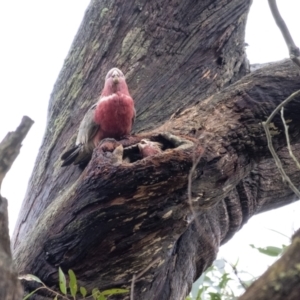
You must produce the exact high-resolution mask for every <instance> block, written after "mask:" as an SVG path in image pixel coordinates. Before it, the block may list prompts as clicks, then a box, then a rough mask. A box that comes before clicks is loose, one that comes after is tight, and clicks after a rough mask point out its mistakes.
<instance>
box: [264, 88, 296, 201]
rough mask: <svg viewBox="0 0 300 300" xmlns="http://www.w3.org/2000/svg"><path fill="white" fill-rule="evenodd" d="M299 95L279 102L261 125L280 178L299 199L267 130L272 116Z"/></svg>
mask: <svg viewBox="0 0 300 300" xmlns="http://www.w3.org/2000/svg"><path fill="white" fill-rule="evenodd" d="M298 95H300V90H298V91H297V92H295V93H293V94H292V95H290V96H289V97H288V98H287V99H285V100H284V101H283V102H281V103H280V104H279V105H278V106H277V107H276V108H275V109H274V111H273V112H272V113H271V115H270V116H269V118H268V119H267V121H266V122H263V123H262V125H263V127H264V130H265V132H266V137H267V141H268V147H269V149H270V152H271V154H272V156H273V158H274V160H275V163H276V166H277V167H278V169H279V172H280V174H281V176H282V177H283V180H284V181H286V182H287V183H288V185H289V186H290V188H291V189H292V191H293V192H294V193H295V194H296V195H297V196H298V197H299V198H300V192H299V190H298V189H297V188H296V187H295V186H294V184H293V183H292V181H291V179H290V178H289V177H288V175H287V174H286V173H285V171H284V170H283V167H282V164H281V161H280V159H279V157H278V155H277V154H276V151H275V149H274V147H273V143H272V137H271V133H270V130H269V124H270V123H271V121H272V120H273V118H274V116H275V115H276V113H277V112H278V111H279V110H280V109H281V108H282V107H284V106H285V105H286V104H287V103H289V102H290V101H292V100H293V99H294V98H295V97H296V96H298Z"/></svg>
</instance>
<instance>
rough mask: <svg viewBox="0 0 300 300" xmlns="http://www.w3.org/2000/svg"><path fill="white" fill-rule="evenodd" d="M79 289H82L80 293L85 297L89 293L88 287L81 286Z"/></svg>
mask: <svg viewBox="0 0 300 300" xmlns="http://www.w3.org/2000/svg"><path fill="white" fill-rule="evenodd" d="M79 290H80V293H81V295H82V296H83V298H85V296H86V294H87V291H86V288H85V287H83V286H81V287H80V289H79Z"/></svg>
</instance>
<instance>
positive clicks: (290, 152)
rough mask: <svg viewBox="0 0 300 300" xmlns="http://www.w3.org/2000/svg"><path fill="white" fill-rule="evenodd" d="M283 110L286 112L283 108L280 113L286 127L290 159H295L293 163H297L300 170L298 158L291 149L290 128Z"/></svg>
mask: <svg viewBox="0 0 300 300" xmlns="http://www.w3.org/2000/svg"><path fill="white" fill-rule="evenodd" d="M283 110H284V108H283V107H282V108H281V110H280V112H281V119H282V123H283V126H284V131H285V137H286V143H287V147H288V150H289V154H290V157H291V158H292V159H293V161H294V162H295V163H296V165H297V167H298V169H300V163H299V161H298V159H297V158H296V156H295V155H294V153H293V150H292V147H291V143H290V136H289V126H288V125H286V121H285V118H284V114H283Z"/></svg>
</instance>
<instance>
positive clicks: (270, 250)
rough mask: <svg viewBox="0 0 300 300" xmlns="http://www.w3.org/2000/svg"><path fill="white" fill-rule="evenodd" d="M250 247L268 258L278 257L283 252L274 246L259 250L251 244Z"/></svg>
mask: <svg viewBox="0 0 300 300" xmlns="http://www.w3.org/2000/svg"><path fill="white" fill-rule="evenodd" d="M250 247H252V248H254V249H256V250H258V251H259V252H260V253H263V254H265V255H268V256H279V255H280V254H281V253H282V252H283V249H282V248H278V247H274V246H267V247H265V248H260V247H255V246H254V245H253V244H250Z"/></svg>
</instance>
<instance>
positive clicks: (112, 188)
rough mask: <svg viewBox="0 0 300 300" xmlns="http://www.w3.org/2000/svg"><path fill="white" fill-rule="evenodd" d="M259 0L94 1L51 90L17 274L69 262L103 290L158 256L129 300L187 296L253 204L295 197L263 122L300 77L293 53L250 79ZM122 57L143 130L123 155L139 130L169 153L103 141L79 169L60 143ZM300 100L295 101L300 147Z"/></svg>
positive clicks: (50, 271)
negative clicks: (142, 152)
mask: <svg viewBox="0 0 300 300" xmlns="http://www.w3.org/2000/svg"><path fill="white" fill-rule="evenodd" d="M250 2H251V1H244V0H227V1H216V0H209V1H208V0H207V1H192V0H190V1H175V0H172V1H155V2H154V1H146V0H145V1H139V2H138V3H137V2H136V1H133V0H132V1H130V0H128V1H126V2H125V1H117V0H116V1H100V0H97V1H92V2H91V4H90V6H89V8H88V10H87V12H86V15H85V18H84V20H83V23H82V25H81V27H80V30H79V32H78V34H77V36H76V38H75V40H74V43H73V46H72V48H71V50H70V53H69V55H68V57H67V59H66V61H65V64H64V67H63V69H62V71H61V73H60V76H59V78H58V80H57V83H56V85H55V87H54V91H53V93H52V96H51V99H50V105H49V114H48V126H47V132H46V134H45V138H44V142H43V145H42V148H41V150H40V153H39V156H38V158H37V162H36V166H35V169H34V171H33V175H32V178H31V181H30V184H29V187H28V191H27V195H26V198H25V200H24V202H23V207H22V214H21V215H20V216H19V221H18V224H17V227H16V230H15V233H14V237H13V249H14V256H15V259H16V265H17V267H18V270H19V272H20V273H33V274H35V275H37V276H38V277H40V278H41V279H42V280H43V281H44V282H45V283H46V284H48V285H50V286H54V285H57V284H56V282H57V272H56V271H57V268H58V266H61V267H62V268H63V270H65V271H67V270H68V268H72V269H73V270H74V271H75V273H76V274H77V277H78V278H79V279H80V280H81V282H82V283H83V284H84V285H85V286H86V287H88V288H89V289H91V288H94V287H98V288H100V289H104V288H108V287H113V286H118V287H120V286H125V287H129V286H130V281H131V279H132V276H133V274H140V273H141V272H143V271H144V270H145V269H147V267H148V266H149V265H151V264H152V266H151V268H149V270H148V271H147V272H145V273H144V274H143V276H141V277H140V278H138V280H137V281H136V284H135V293H134V299H135V300H136V299H184V297H185V296H186V295H187V293H188V292H189V289H190V287H191V284H192V282H193V280H194V279H196V278H197V277H198V276H199V275H200V274H201V273H202V272H203V270H205V269H206V268H207V267H208V266H209V265H210V264H211V262H212V261H213V260H214V258H215V256H216V254H217V252H218V248H219V246H220V245H221V244H222V243H225V242H227V241H228V240H229V239H230V238H231V237H232V236H233V235H234V233H235V232H236V231H237V230H239V229H240V228H241V227H242V225H243V224H244V223H245V222H247V220H248V219H249V218H250V217H251V216H252V215H254V214H256V213H259V212H262V211H265V210H268V209H271V208H275V207H279V206H282V205H285V204H288V203H291V202H292V201H294V200H295V197H294V195H293V194H292V192H291V191H290V190H289V188H288V187H287V186H285V184H284V183H283V182H282V180H281V178H280V175H279V173H278V172H276V166H274V163H273V161H272V159H271V158H270V154H269V150H268V147H267V143H266V139H265V135H264V131H263V128H262V125H261V122H262V121H264V120H265V119H266V117H267V116H268V115H269V114H270V113H271V112H272V110H273V109H274V108H275V107H276V105H277V104H278V103H280V102H281V101H282V100H283V99H284V98H285V97H287V96H288V95H289V94H290V93H292V92H294V91H295V90H296V89H299V88H300V84H299V82H300V81H299V79H300V75H299V72H298V70H296V69H295V67H294V66H293V65H292V64H291V63H289V62H287V61H284V62H279V63H276V64H272V65H270V66H267V67H264V68H262V69H259V70H257V71H256V72H254V73H251V74H249V75H247V76H245V75H246V73H247V64H246V60H245V53H244V31H245V21H246V16H247V13H248V10H249V6H250ZM113 66H118V67H119V68H121V69H122V70H123V71H124V73H125V74H126V75H127V78H128V80H127V81H128V85H129V88H130V90H131V93H132V95H133V98H134V99H135V101H136V108H137V121H136V123H135V131H136V133H139V134H138V135H137V136H135V137H131V138H130V139H128V140H124V141H120V143H121V144H122V145H123V146H124V148H125V149H124V151H125V153H130V152H131V151H134V150H133V149H134V145H135V144H136V143H137V142H139V141H140V140H141V139H142V138H143V137H148V138H150V139H152V140H154V141H159V142H162V143H163V144H164V151H163V153H162V154H160V155H157V156H153V157H148V158H145V159H138V160H136V161H134V162H132V163H128V162H126V161H122V156H120V152H111V151H107V149H110V148H111V147H110V146H111V145H110V146H109V147H108V146H107V144H103V145H100V146H99V147H98V148H97V149H96V150H95V151H94V155H93V158H92V160H91V162H90V163H89V165H88V166H87V168H86V169H85V170H84V171H82V170H80V169H78V168H76V167H73V166H72V167H69V168H67V169H61V168H60V164H61V162H60V154H61V153H62V152H63V150H64V149H65V148H66V147H69V146H70V145H71V144H72V143H73V142H74V138H75V134H76V129H77V128H78V123H79V121H80V120H81V119H82V116H83V114H84V113H85V111H86V110H87V108H88V107H89V105H90V104H91V103H93V102H94V101H95V99H96V98H97V95H99V93H100V90H101V87H102V85H103V79H104V75H105V73H106V72H107V70H108V69H109V68H110V67H113ZM299 101H300V99H295V101H293V102H292V103H290V104H289V106H288V107H287V108H286V118H287V119H288V120H290V134H291V142H292V144H293V147H295V149H296V150H298V149H299V145H298V142H299V128H300V127H299V125H300V124H299V122H300V121H299V118H298V115H299V110H300V102H299ZM273 125H274V127H273V128H272V129H273V135H274V142H275V145H276V149H278V151H279V154H280V157H281V158H282V159H283V161H284V164H285V166H286V167H287V172H288V174H289V175H290V176H291V177H292V179H293V180H295V183H296V184H299V178H300V177H299V171H298V170H297V169H296V168H295V167H294V165H293V163H292V162H291V160H290V159H289V157H288V154H287V150H286V148H285V138H284V134H283V128H282V125H281V121H280V118H279V117H278V118H275V121H274V124H273ZM149 129H152V130H153V131H152V132H147V130H149ZM164 132H172V133H173V134H174V135H175V137H174V136H171V135H168V134H164ZM176 137H177V138H176ZM180 141H181V142H182V145H185V146H188V145H190V147H182V145H181V146H180V145H179V144H180ZM117 145H119V144H118V143H117ZM112 148H114V147H112ZM117 149H119V148H117ZM195 158H196V160H197V158H201V159H200V160H199V161H197V165H196V168H195V172H194V173H193V176H192V179H193V181H192V189H191V199H190V200H191V203H192V207H193V209H192V210H191V205H190V201H189V199H188V192H187V186H188V176H189V172H190V170H191V167H192V166H193V164H194V163H195ZM120 159H121V163H120ZM274 196H275V197H274ZM37 298H38V299H44V296H42V295H40V296H37ZM127 298H128V296H127Z"/></svg>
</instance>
